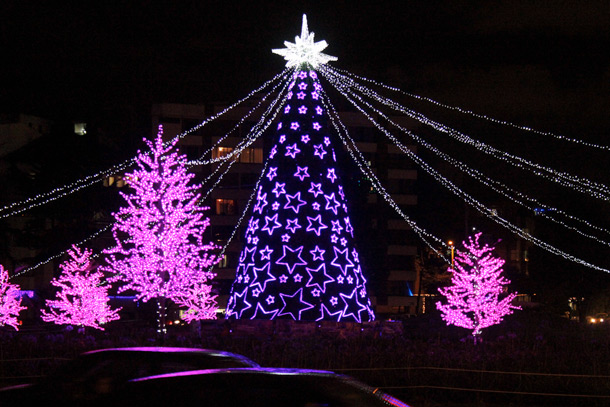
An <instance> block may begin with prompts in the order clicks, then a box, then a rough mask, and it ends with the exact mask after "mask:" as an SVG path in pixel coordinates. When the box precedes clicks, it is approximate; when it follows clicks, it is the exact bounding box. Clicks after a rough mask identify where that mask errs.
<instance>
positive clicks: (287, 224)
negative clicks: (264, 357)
mask: <svg viewBox="0 0 610 407" xmlns="http://www.w3.org/2000/svg"><path fill="white" fill-rule="evenodd" d="M313 36H314V34H313V33H309V31H308V29H307V21H306V19H305V16H304V17H303V29H302V32H301V36H300V37H297V38H296V41H295V43H294V44H291V43H288V42H286V43H285V44H286V47H287V48H285V49H281V50H274V52H275V53H278V54H280V55H283V56H285V58H286V59H287V60H288V63H287V65H288V66H289V67H297V68H298V69H297V70H295V73H294V75H293V80H292V83H291V84H290V86H289V89H288V93H287V95H286V100H285V102H286V103H285V104H284V105H283V107H282V109H283V115H282V117H281V119H280V122H279V123H278V125H277V132H276V136H275V142H274V144H273V147H272V148H271V151H270V156H269V160H268V165H267V167H266V168H267V169H266V172H265V173H264V174H263V178H262V181H261V183H260V185H259V189H258V191H256V203H255V205H254V206H253V210H252V214H251V217H250V220H249V222H248V227H247V230H246V233H245V246H244V248H243V250H242V252H241V256H240V259H239V266H238V269H237V273H236V278H235V281H234V282H233V287H232V290H231V295H230V297H229V303H228V306H227V316H228V317H230V318H237V319H255V318H257V319H274V318H288V319H294V320H309V321H313V320H334V321H355V322H363V321H370V320H373V319H374V314H373V311H372V309H371V304H370V300H369V297H368V293H367V289H366V279H365V278H364V275H363V272H362V269H361V263H360V260H359V256H358V251H357V250H356V247H355V244H354V229H353V228H352V224H351V221H350V217H349V214H348V206H347V203H348V202H347V199H346V196H345V191H344V188H343V184H342V181H341V164H340V163H339V162H337V153H338V152H339V151H338V148H340V147H337V146H336V145H335V141H334V140H333V136H332V135H331V134H330V132H329V129H328V121H329V118H328V112H327V111H326V109H325V107H324V105H323V103H322V87H321V85H320V82H319V80H318V75H317V73H316V71H315V68H316V67H317V66H318V65H319V64H323V63H326V62H328V61H330V60H334V59H336V58H334V57H331V56H328V55H325V54H322V53H321V52H320V51H322V50H323V49H324V48H325V47H326V42H325V41H320V42H317V43H315V42H314V40H313Z"/></svg>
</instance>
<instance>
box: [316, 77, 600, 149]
mask: <svg viewBox="0 0 610 407" xmlns="http://www.w3.org/2000/svg"><path fill="white" fill-rule="evenodd" d="M326 68H327V69H328V70H329V71H335V73H336V74H339V73H340V74H343V75H346V76H348V77H351V78H353V79H358V80H361V81H365V82H368V83H371V84H373V85H375V86H379V87H382V88H385V89H388V90H391V91H393V92H398V93H401V94H403V95H405V96H409V97H410V98H413V99H417V100H421V101H424V102H428V103H431V104H433V105H436V106H438V107H442V108H444V109H447V110H453V111H456V112H459V113H462V114H466V115H470V116H472V117H476V118H477V119H481V120H486V121H488V122H491V123H495V124H499V125H502V126H508V127H512V128H515V129H518V130H522V131H526V132H530V133H534V134H538V135H541V136H550V137H553V138H556V139H557V140H562V141H567V142H571V143H575V144H580V145H582V146H586V147H591V148H597V149H600V150H607V151H610V146H605V145H601V144H595V143H590V142H588V141H583V140H579V139H575V138H570V137H565V136H562V135H559V134H555V133H553V132H550V131H540V130H536V129H534V128H532V127H529V126H523V125H520V124H515V123H512V122H509V121H507V120H498V119H494V118H493V117H490V116H486V115H484V114H480V113H476V112H473V111H472V110H468V109H463V108H461V107H459V106H451V105H448V104H445V103H441V102H438V101H436V100H434V99H431V98H428V97H425V96H419V95H415V94H413V93H409V92H406V91H403V90H401V89H399V88H396V87H393V86H389V85H386V84H384V83H382V82H379V81H376V80H374V79H370V78H366V77H364V76H359V75H356V74H354V73H351V72H349V71H346V70H344V69H339V68H336V67H330V66H327V67H326Z"/></svg>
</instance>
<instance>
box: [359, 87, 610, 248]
mask: <svg viewBox="0 0 610 407" xmlns="http://www.w3.org/2000/svg"><path fill="white" fill-rule="evenodd" d="M349 93H350V94H351V95H352V96H353V97H355V98H356V99H358V100H359V102H360V103H362V104H364V105H366V106H367V107H368V108H369V109H370V110H372V111H373V112H374V113H375V114H376V115H377V116H379V117H382V118H383V119H384V120H386V121H387V122H388V123H390V124H391V125H392V126H394V127H396V128H397V129H399V130H400V131H401V132H403V133H405V134H407V135H408V136H409V137H411V138H412V139H413V140H414V141H416V142H417V143H419V144H420V145H421V146H423V147H425V148H427V149H429V150H430V151H432V152H434V153H435V154H436V155H437V156H439V157H440V158H442V159H443V160H445V161H446V162H448V163H450V164H452V165H453V166H454V167H456V168H458V169H460V170H461V171H463V172H465V173H467V174H468V175H470V176H472V177H473V178H475V179H476V180H477V181H479V182H481V183H482V184H484V185H486V186H487V187H489V188H491V189H492V190H494V191H495V192H497V193H499V194H501V195H503V196H505V197H506V198H508V199H510V200H511V201H513V202H515V203H517V204H519V205H521V206H523V207H524V208H526V209H528V210H530V211H531V212H532V213H536V214H537V215H539V216H541V217H544V218H546V219H549V220H551V221H552V222H554V223H557V224H560V225H562V226H563V227H565V228H567V229H569V230H573V231H574V232H576V233H578V234H580V235H582V236H584V237H586V238H589V239H592V240H595V241H596V242H598V243H601V244H603V245H606V246H609V247H610V243H609V242H607V241H605V240H603V239H600V238H598V237H596V236H594V235H591V234H589V233H587V232H584V231H582V230H580V229H579V228H577V227H575V226H572V225H568V224H566V223H565V222H562V221H561V220H560V219H557V218H555V217H553V216H550V215H548V214H547V213H545V212H542V211H538V212H537V211H536V208H534V207H532V206H530V205H531V203H535V204H538V207H542V208H544V209H552V210H553V211H555V212H557V213H560V214H565V212H563V211H559V210H556V209H555V208H551V207H549V206H546V205H544V204H540V203H539V202H538V201H536V200H535V199H533V198H530V197H528V196H527V195H525V194H522V193H520V192H518V191H516V190H514V189H512V188H510V187H508V186H507V185H505V184H503V183H501V182H499V181H496V180H493V179H491V178H489V177H487V176H486V175H484V174H483V173H481V172H480V171H478V170H476V169H473V168H471V167H469V166H467V165H466V164H464V163H462V162H461V161H458V160H456V159H454V158H452V157H450V156H449V155H447V154H445V153H443V152H442V151H440V150H438V149H437V148H436V147H434V146H432V145H430V144H429V143H428V142H426V141H425V140H423V139H422V138H421V137H419V136H417V135H416V134H414V133H412V132H411V131H409V130H408V129H406V128H404V127H403V126H400V125H399V124H397V123H395V122H394V121H392V120H391V119H390V118H389V117H388V116H387V115H386V114H384V113H383V112H381V111H380V110H379V109H376V108H375V107H374V106H372V105H371V104H369V103H368V102H366V101H364V100H363V99H362V98H361V97H360V96H359V95H357V94H354V93H353V92H352V91H351V90H350V91H349ZM525 201H529V202H530V204H528V203H527V202H525ZM566 215H567V216H568V217H569V218H570V219H572V220H576V221H579V222H581V223H583V224H585V225H588V226H591V227H593V228H595V229H597V230H600V231H605V232H608V231H607V230H606V229H604V228H600V227H596V226H594V225H592V224H591V223H590V222H588V221H586V220H582V219H579V218H577V217H575V216H571V215H568V214H566Z"/></svg>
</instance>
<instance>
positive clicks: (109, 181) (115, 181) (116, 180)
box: [103, 175, 125, 188]
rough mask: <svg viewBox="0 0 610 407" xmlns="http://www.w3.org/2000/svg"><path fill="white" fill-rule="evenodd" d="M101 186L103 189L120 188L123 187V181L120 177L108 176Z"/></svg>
mask: <svg viewBox="0 0 610 407" xmlns="http://www.w3.org/2000/svg"><path fill="white" fill-rule="evenodd" d="M103 185H104V186H105V187H111V186H115V187H117V188H121V187H123V186H125V180H124V179H123V177H122V176H121V175H110V176H108V177H106V178H104V181H103Z"/></svg>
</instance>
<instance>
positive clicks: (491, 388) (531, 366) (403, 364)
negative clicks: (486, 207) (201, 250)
mask: <svg viewBox="0 0 610 407" xmlns="http://www.w3.org/2000/svg"><path fill="white" fill-rule="evenodd" d="M466 335H467V331H466V330H464V329H461V328H456V327H447V326H445V325H444V323H443V322H442V321H440V318H439V317H438V315H434V314H432V315H430V314H428V315H425V316H420V317H417V318H409V319H406V320H404V321H402V322H374V323H368V324H349V323H345V324H340V323H334V322H324V323H296V322H292V321H287V320H277V321H225V320H218V321H210V322H205V323H202V324H201V325H198V324H196V323H194V324H193V325H192V326H171V327H170V329H169V333H168V334H167V335H165V336H164V337H157V336H156V333H155V331H154V329H152V328H150V327H149V326H147V325H146V324H144V323H143V322H138V321H129V322H120V321H118V322H115V323H112V324H110V325H109V326H108V327H107V329H106V331H94V330H85V331H84V332H83V330H82V329H81V330H80V331H79V329H77V328H74V329H70V328H68V329H66V327H65V326H64V327H59V326H53V325H44V326H32V327H23V328H22V330H21V331H19V332H15V331H12V330H10V329H6V328H2V331H1V332H0V384H1V385H10V384H16V383H23V382H31V381H32V380H35V377H36V376H40V375H45V374H48V373H49V372H52V370H53V368H54V367H56V366H57V365H58V364H60V363H61V362H62V361H64V360H65V359H68V358H72V357H74V356H76V355H77V354H79V353H81V352H84V351H87V350H92V349H99V348H108V347H125V346H185V347H204V348H213V349H222V350H227V351H231V352H235V353H240V354H243V355H246V356H248V357H250V358H251V359H253V360H255V361H256V362H258V363H260V364H261V365H263V366H277V367H299V368H315V369H325V370H333V371H337V372H342V373H345V374H349V375H351V376H354V377H356V378H359V379H361V380H362V381H364V382H366V383H368V384H370V385H372V386H376V387H381V388H383V389H384V390H386V392H388V393H390V394H393V395H395V396H397V397H399V398H401V399H403V400H404V401H406V402H408V403H410V404H411V405H412V406H415V407H417V406H421V407H424V406H451V405H457V406H463V405H473V406H488V405H489V406H551V405H552V406H607V405H610V324H605V325H603V324H602V325H585V324H581V323H578V322H574V321H568V320H567V319H564V318H558V317H554V316H550V315H548V314H545V313H544V312H541V311H539V310H526V311H521V312H518V313H517V314H516V315H513V316H511V317H508V318H507V319H506V321H505V322H504V323H503V324H502V325H500V326H496V327H491V328H488V329H486V330H485V331H484V333H483V342H482V343H478V344H476V345H474V343H473V341H472V338H469V337H467V336H466Z"/></svg>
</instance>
